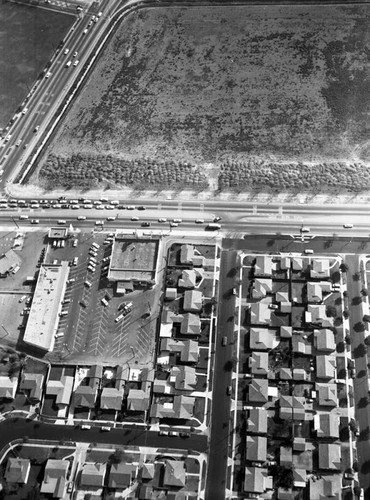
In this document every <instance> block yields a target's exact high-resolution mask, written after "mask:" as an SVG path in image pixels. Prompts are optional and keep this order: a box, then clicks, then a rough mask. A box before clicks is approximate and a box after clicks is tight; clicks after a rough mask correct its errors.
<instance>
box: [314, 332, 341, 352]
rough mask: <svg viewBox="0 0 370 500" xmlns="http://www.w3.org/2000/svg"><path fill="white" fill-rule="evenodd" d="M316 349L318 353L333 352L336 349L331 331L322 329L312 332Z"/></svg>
mask: <svg viewBox="0 0 370 500" xmlns="http://www.w3.org/2000/svg"><path fill="white" fill-rule="evenodd" d="M314 338H315V344H316V349H317V350H318V351H326V352H333V351H335V349H336V344H335V336H334V332H333V331H332V330H329V329H328V328H323V329H322V330H314Z"/></svg>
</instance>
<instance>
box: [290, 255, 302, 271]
mask: <svg viewBox="0 0 370 500" xmlns="http://www.w3.org/2000/svg"><path fill="white" fill-rule="evenodd" d="M292 268H293V271H302V270H303V260H302V258H301V257H292Z"/></svg>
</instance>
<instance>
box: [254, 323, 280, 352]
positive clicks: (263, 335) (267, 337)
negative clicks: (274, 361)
mask: <svg viewBox="0 0 370 500" xmlns="http://www.w3.org/2000/svg"><path fill="white" fill-rule="evenodd" d="M274 344H275V330H270V329H268V328H251V329H250V338H249V347H250V348H251V350H252V351H253V350H258V351H268V350H269V349H273V348H274V347H275V345H274Z"/></svg>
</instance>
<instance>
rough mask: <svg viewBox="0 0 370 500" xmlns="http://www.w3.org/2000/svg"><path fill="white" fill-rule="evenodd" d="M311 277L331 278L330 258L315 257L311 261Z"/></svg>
mask: <svg viewBox="0 0 370 500" xmlns="http://www.w3.org/2000/svg"><path fill="white" fill-rule="evenodd" d="M310 276H311V278H316V279H328V278H330V261H329V259H318V258H316V257H314V258H313V259H312V261H311V272H310Z"/></svg>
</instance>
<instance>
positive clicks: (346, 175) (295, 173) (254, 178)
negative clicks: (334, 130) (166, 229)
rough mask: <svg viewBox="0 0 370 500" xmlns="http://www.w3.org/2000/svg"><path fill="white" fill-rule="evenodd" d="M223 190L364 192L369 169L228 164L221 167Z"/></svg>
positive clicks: (369, 185)
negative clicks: (332, 189) (335, 190)
mask: <svg viewBox="0 0 370 500" xmlns="http://www.w3.org/2000/svg"><path fill="white" fill-rule="evenodd" d="M218 185H219V189H220V190H222V191H223V190H238V191H243V190H247V191H249V190H252V191H253V190H264V189H266V190H272V191H276V192H281V191H292V190H293V191H294V190H296V191H299V190H302V191H311V192H312V191H313V192H317V191H320V190H323V191H325V190H328V189H331V188H334V189H337V190H342V191H354V192H358V191H363V190H367V189H369V188H370V169H369V168H368V167H367V166H366V165H364V164H363V163H352V164H348V163H346V162H342V161H338V162H330V163H329V162H328V163H317V164H309V163H303V162H297V163H271V162H266V161H262V160H259V159H253V158H251V159H249V160H248V161H243V162H230V161H227V162H225V163H223V164H222V165H221V169H220V173H219V177H218Z"/></svg>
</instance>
